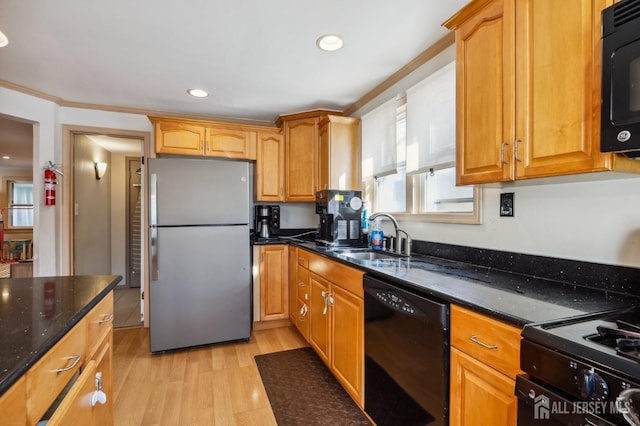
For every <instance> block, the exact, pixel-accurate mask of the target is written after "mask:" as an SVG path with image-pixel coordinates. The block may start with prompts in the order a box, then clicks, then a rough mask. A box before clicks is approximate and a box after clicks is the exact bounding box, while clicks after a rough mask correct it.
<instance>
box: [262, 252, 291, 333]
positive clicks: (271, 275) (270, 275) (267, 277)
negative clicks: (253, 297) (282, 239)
mask: <svg viewBox="0 0 640 426" xmlns="http://www.w3.org/2000/svg"><path fill="white" fill-rule="evenodd" d="M287 249H288V246H287V245H286V244H276V245H264V246H260V321H271V320H282V319H284V320H286V319H287V318H288V317H289V306H288V303H289V289H288V285H289V280H288V276H289V268H288V264H289V259H288V256H289V255H288V250H287Z"/></svg>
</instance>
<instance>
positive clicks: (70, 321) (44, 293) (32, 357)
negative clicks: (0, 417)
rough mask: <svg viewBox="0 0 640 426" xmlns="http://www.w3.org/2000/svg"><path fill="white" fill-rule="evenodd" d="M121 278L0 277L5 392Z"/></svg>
mask: <svg viewBox="0 0 640 426" xmlns="http://www.w3.org/2000/svg"><path fill="white" fill-rule="evenodd" d="M120 280H122V277H121V276H117V275H86V276H66V277H37V278H8V279H2V280H0V395H2V394H3V393H4V392H5V391H6V390H8V389H9V387H10V386H11V385H12V384H13V383H14V382H15V381H16V380H18V379H19V378H20V377H21V376H22V375H23V374H24V373H25V372H26V371H27V370H28V369H29V368H30V367H31V366H32V365H33V364H34V363H35V362H36V361H38V360H39V359H40V358H41V357H42V355H44V354H45V353H46V352H47V351H48V350H49V349H51V347H52V346H53V345H55V344H56V342H58V341H59V340H60V339H61V338H62V337H63V336H64V335H65V334H66V333H67V332H68V331H69V330H71V328H73V326H74V325H76V324H77V323H78V322H79V321H80V320H81V319H82V318H83V317H84V316H85V315H86V314H87V313H88V312H89V311H90V310H91V309H92V308H93V307H94V306H95V305H96V304H97V303H98V302H99V301H100V300H102V298H104V297H105V296H106V295H107V294H108V293H109V292H110V291H111V290H112V289H113V288H114V287H115V286H116V285H117V284H118V283H119V282H120Z"/></svg>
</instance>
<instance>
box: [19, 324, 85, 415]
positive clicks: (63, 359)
mask: <svg viewBox="0 0 640 426" xmlns="http://www.w3.org/2000/svg"><path fill="white" fill-rule="evenodd" d="M85 320H86V318H85V319H83V320H82V321H80V322H79V323H78V324H77V325H76V326H75V327H73V328H72V329H71V331H69V332H68V333H67V334H66V335H65V336H64V337H63V338H62V339H60V341H59V342H58V343H56V345H55V346H54V347H53V348H51V349H50V350H49V352H47V353H46V354H45V355H44V356H43V357H42V358H40V360H39V361H38V362H37V363H36V364H35V365H34V366H33V367H31V369H30V370H29V371H28V372H27V415H28V418H29V424H35V423H37V422H38V421H39V420H40V417H41V416H42V415H43V414H44V413H45V412H46V411H47V409H48V408H49V406H50V405H51V403H52V402H53V401H54V400H55V399H56V397H57V396H58V394H59V393H60V392H61V391H62V389H63V388H64V387H65V386H66V384H67V383H68V382H69V380H70V379H71V377H72V376H73V375H74V374H75V373H76V371H78V370H79V369H80V366H81V365H82V364H83V362H84V359H85V347H86V342H87V324H86V323H85ZM45 389H46V392H43V390H45Z"/></svg>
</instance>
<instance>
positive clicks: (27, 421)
mask: <svg viewBox="0 0 640 426" xmlns="http://www.w3.org/2000/svg"><path fill="white" fill-rule="evenodd" d="M112 320H113V293H110V294H108V295H107V296H105V298H103V299H102V301H100V302H99V303H98V304H97V305H96V306H95V307H94V308H93V309H92V310H91V311H90V312H89V313H88V314H87V315H86V316H85V317H84V318H83V319H82V320H81V321H80V322H79V323H78V324H76V325H75V326H74V327H73V328H72V329H71V330H69V332H67V334H66V335H65V336H63V337H62V338H61V339H60V340H59V341H58V342H57V343H56V344H55V345H54V346H53V347H52V348H51V349H50V350H49V351H48V352H47V353H46V354H44V356H43V357H42V358H40V359H39V360H38V361H37V362H36V363H35V364H34V365H33V366H32V367H31V368H30V369H29V370H28V371H27V372H26V373H25V374H24V375H23V376H22V377H21V378H20V379H19V380H18V381H17V382H16V383H14V384H13V385H12V386H11V388H9V390H8V391H6V392H5V393H4V394H3V395H2V397H0V424H1V425H2V426H5V425H6V426H14V425H15V426H18V425H20V426H25V425H27V426H33V425H36V424H38V423H39V422H40V421H41V420H47V426H75V425H78V426H113V325H112ZM98 373H99V375H100V378H101V380H100V386H101V389H102V391H103V392H104V393H105V396H106V400H105V402H104V403H99V402H98V403H96V404H94V405H93V406H92V404H91V397H92V395H93V394H94V392H95V391H96V389H97V385H98V383H97V381H96V374H98Z"/></svg>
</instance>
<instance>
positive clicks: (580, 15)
mask: <svg viewBox="0 0 640 426" xmlns="http://www.w3.org/2000/svg"><path fill="white" fill-rule="evenodd" d="M511 1H513V0H511ZM602 3H604V2H602V1H584V0H564V1H561V2H557V1H553V0H546V1H534V0H526V1H519V2H518V3H517V6H516V31H517V33H516V34H517V35H516V42H517V46H516V49H517V52H518V57H517V61H518V62H517V65H516V70H517V75H516V81H517V85H516V87H517V93H516V99H517V105H516V111H517V129H516V138H517V139H519V140H521V142H520V143H519V146H518V148H519V149H518V152H517V153H516V154H517V158H518V160H519V161H517V162H516V166H517V179H521V178H529V177H539V176H553V175H562V174H571V173H581V172H590V171H593V170H594V169H596V168H598V167H601V164H600V163H601V162H602V161H603V157H602V155H601V154H600V152H599V151H600V148H599V147H600V141H599V138H598V139H596V138H594V132H593V129H594V120H595V118H594V117H596V115H598V116H599V114H596V113H595V112H594V111H598V108H599V102H600V99H599V97H594V96H593V94H594V93H597V92H599V89H600V81H599V73H595V72H593V69H594V59H595V60H596V61H597V63H599V62H600V59H599V55H600V52H599V51H597V52H594V49H593V45H594V42H597V41H598V38H599V37H600V20H601V16H600V11H601V9H602V7H603V5H602ZM598 4H600V6H599V7H598ZM550 46H553V48H550ZM597 68H598V69H599V67H597ZM596 121H597V120H596ZM472 130H473V129H472ZM596 135H599V132H597V133H596Z"/></svg>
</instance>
